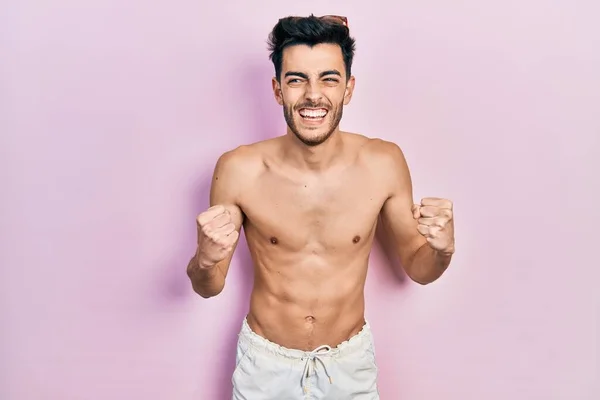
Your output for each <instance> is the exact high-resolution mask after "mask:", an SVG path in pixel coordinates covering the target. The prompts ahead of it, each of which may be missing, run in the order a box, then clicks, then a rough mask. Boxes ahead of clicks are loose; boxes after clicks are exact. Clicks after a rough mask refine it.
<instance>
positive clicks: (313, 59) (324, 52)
mask: <svg viewBox="0 0 600 400" xmlns="http://www.w3.org/2000/svg"><path fill="white" fill-rule="evenodd" d="M343 64H344V59H343V56H342V50H341V49H340V47H339V46H336V45H332V44H325V43H324V44H318V45H316V46H312V47H311V46H307V45H294V46H289V47H286V48H285V49H284V51H283V69H284V70H285V69H298V68H307V69H310V70H311V72H318V71H317V70H328V69H334V68H335V69H339V68H341V67H343Z"/></svg>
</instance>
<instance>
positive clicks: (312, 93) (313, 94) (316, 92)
mask: <svg viewBox="0 0 600 400" xmlns="http://www.w3.org/2000/svg"><path fill="white" fill-rule="evenodd" d="M305 95H306V99H307V100H310V101H311V102H313V103H316V102H318V101H319V100H321V98H322V96H323V95H322V93H321V87H320V86H319V83H318V82H309V83H308V85H306V94H305Z"/></svg>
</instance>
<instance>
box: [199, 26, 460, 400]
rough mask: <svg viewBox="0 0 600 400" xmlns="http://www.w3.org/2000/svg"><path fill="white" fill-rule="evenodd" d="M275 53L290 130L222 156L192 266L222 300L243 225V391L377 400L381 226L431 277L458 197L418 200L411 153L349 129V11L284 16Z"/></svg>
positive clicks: (239, 371)
mask: <svg viewBox="0 0 600 400" xmlns="http://www.w3.org/2000/svg"><path fill="white" fill-rule="evenodd" d="M270 48H271V50H272V53H271V59H272V61H273V64H274V66H275V77H274V78H273V82H272V84H273V92H274V95H275V99H276V100H277V102H278V103H279V104H280V105H281V106H282V107H283V112H284V116H285V120H286V121H287V125H288V129H287V133H286V134H285V135H283V136H281V137H277V138H274V139H270V140H266V141H261V142H258V143H254V144H251V145H245V146H240V147H238V148H236V149H234V150H231V151H228V152H226V153H225V154H223V155H222V156H221V157H220V158H219V159H218V161H217V163H216V167H215V171H214V176H213V180H212V187H211V193H210V205H211V207H210V208H209V209H208V210H206V211H205V212H203V213H201V214H200V215H199V216H198V218H197V224H198V247H197V252H196V254H195V255H194V257H193V258H192V260H191V261H190V263H189V265H188V268H187V272H188V275H189V277H190V280H191V283H192V286H193V289H194V291H195V292H197V293H198V294H199V295H200V296H202V297H204V298H209V297H212V296H216V295H218V294H219V293H220V292H221V291H222V290H223V287H224V285H225V279H226V276H227V272H228V270H229V265H230V262H231V259H232V256H233V253H234V250H235V248H236V245H237V242H238V237H239V232H240V229H241V227H242V226H243V227H244V231H245V234H246V240H247V244H248V247H249V250H250V254H251V256H252V260H253V264H254V274H255V279H254V288H253V291H252V294H251V298H250V307H249V312H248V314H247V316H246V318H245V319H244V321H242V327H241V331H240V335H239V341H238V347H237V359H236V368H235V371H234V373H233V377H232V382H233V398H234V399H244V400H288V399H290V400H291V399H333V400H345V399H353V400H361V399H368V400H372V399H379V395H378V389H377V382H376V380H377V366H376V362H375V352H374V346H373V338H372V334H371V330H370V327H369V324H368V322H367V321H366V319H365V317H364V309H365V303H364V285H365V278H366V274H367V264H368V260H369V253H370V251H371V245H372V242H373V237H374V233H375V228H376V224H377V223H378V221H381V223H383V225H384V228H386V229H387V232H388V233H389V235H390V236H389V237H390V239H391V241H392V242H393V244H394V246H395V250H396V253H397V256H398V259H399V261H400V264H401V265H402V268H403V269H404V270H405V271H406V273H407V275H408V276H409V277H410V278H411V279H412V280H414V281H415V282H418V283H420V284H427V283H430V282H432V281H434V280H436V279H437V278H439V277H440V275H442V273H443V272H444V271H445V270H446V268H447V267H448V265H449V263H450V259H451V257H452V254H453V253H454V232H453V220H452V203H451V202H450V201H449V200H445V199H439V198H427V199H423V200H422V201H421V202H420V204H413V199H412V184H411V178H410V174H409V170H408V167H407V164H406V161H405V158H404V156H403V153H402V151H401V150H400V148H399V147H398V146H397V145H395V144H393V143H390V142H387V141H384V140H380V139H376V138H368V137H365V136H362V135H359V134H354V133H348V132H342V131H340V130H339V126H338V124H339V122H340V120H341V118H342V109H343V106H344V105H347V104H348V103H349V102H350V99H351V97H352V92H353V89H354V82H355V78H354V77H353V76H352V75H351V73H350V70H351V64H352V57H353V54H354V40H353V39H352V38H351V37H350V36H349V30H348V27H347V21H346V20H345V18H341V17H333V16H327V17H320V18H318V17H314V16H310V17H306V18H299V17H292V18H284V19H281V20H280V21H279V22H278V23H277V25H276V26H275V27H274V29H273V31H272V33H271V35H270Z"/></svg>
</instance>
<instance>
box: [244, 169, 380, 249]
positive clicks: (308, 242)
mask: <svg viewBox="0 0 600 400" xmlns="http://www.w3.org/2000/svg"><path fill="white" fill-rule="evenodd" d="M385 197H386V195H385V193H384V191H383V190H382V189H381V188H380V187H378V184H377V180H376V179H370V177H368V176H366V175H365V174H363V173H358V174H356V173H355V174H352V173H347V174H341V175H339V176H336V177H335V178H329V179H319V178H305V179H302V178H296V179H287V178H285V177H281V176H279V175H276V174H265V175H264V176H263V177H262V178H261V179H260V180H258V181H257V183H256V185H254V187H253V188H252V190H251V191H249V192H248V193H247V194H246V195H245V196H244V199H243V200H244V201H243V204H242V209H243V211H244V213H245V215H246V231H247V232H248V231H249V232H248V233H249V234H252V235H254V238H253V239H255V240H259V241H264V242H265V243H268V242H270V243H271V244H277V245H280V246H281V247H282V248H286V249H288V250H292V251H302V250H312V251H313V252H321V251H328V252H330V251H343V250H344V249H346V248H349V247H355V246H356V245H359V244H363V243H366V242H367V241H369V239H370V238H371V237H372V234H373V231H374V227H375V223H376V221H377V217H378V215H379V211H380V209H381V207H382V205H383V202H384V201H385Z"/></svg>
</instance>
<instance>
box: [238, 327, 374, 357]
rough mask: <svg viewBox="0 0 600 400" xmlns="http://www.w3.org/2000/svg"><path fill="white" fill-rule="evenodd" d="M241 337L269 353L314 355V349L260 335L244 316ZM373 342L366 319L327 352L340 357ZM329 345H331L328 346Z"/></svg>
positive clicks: (329, 354)
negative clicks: (283, 342)
mask: <svg viewBox="0 0 600 400" xmlns="http://www.w3.org/2000/svg"><path fill="white" fill-rule="evenodd" d="M239 336H240V338H242V339H243V340H246V341H247V342H249V344H251V345H252V346H253V347H255V348H258V349H261V350H264V351H266V352H268V353H272V354H276V355H278V356H282V357H286V358H291V359H306V358H311V357H312V356H313V353H314V350H313V351H304V350H298V349H290V348H287V347H284V346H281V345H278V344H277V343H274V342H271V341H270V340H268V339H266V338H264V337H262V336H260V335H258V334H257V333H256V332H254V331H253V330H252V328H250V325H248V319H247V318H244V320H243V322H242V329H241V331H240V333H239ZM371 343H372V333H371V326H370V324H369V322H368V321H366V320H365V324H364V325H363V327H362V328H361V330H360V331H359V332H358V333H357V334H355V335H354V336H352V337H351V338H349V339H348V340H345V341H343V342H342V343H340V344H339V345H337V346H336V347H331V348H330V350H329V351H328V352H327V355H328V356H331V357H336V356H337V357H339V356H343V355H344V354H350V353H353V352H357V351H359V352H362V351H364V349H365V348H366V347H368V346H370V345H371ZM322 347H324V346H323V345H318V346H317V347H316V348H315V349H319V348H322ZM327 347H329V346H327Z"/></svg>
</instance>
